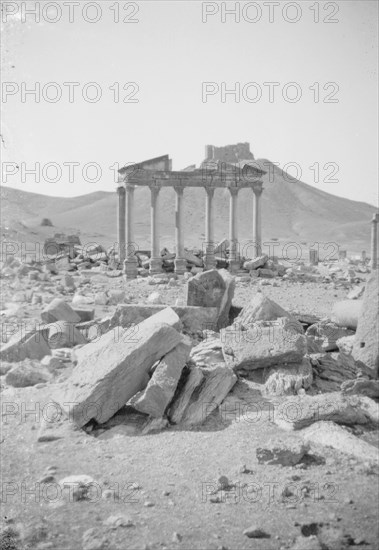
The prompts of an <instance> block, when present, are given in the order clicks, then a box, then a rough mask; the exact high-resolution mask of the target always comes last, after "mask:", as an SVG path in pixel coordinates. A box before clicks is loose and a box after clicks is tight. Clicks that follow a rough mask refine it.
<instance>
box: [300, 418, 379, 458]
mask: <svg viewBox="0 0 379 550" xmlns="http://www.w3.org/2000/svg"><path fill="white" fill-rule="evenodd" d="M299 435H300V436H301V437H302V438H303V439H305V440H306V441H310V442H311V443H316V444H318V445H322V446H324V447H332V448H333V449H337V450H338V451H340V452H342V453H345V454H347V455H350V456H354V457H355V458H358V459H360V460H364V461H365V462H366V461H369V462H376V463H377V462H378V461H379V454H378V449H377V448H376V447H375V446H374V445H370V443H367V442H366V441H364V440H363V439H360V438H358V437H357V436H355V435H353V434H352V433H351V432H350V431H348V430H347V429H346V428H345V427H343V426H338V425H337V424H335V423H334V422H330V421H320V422H315V423H314V424H313V425H312V426H308V427H307V428H304V429H303V430H301V431H300V433H299Z"/></svg>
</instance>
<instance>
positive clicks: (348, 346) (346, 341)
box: [337, 335, 355, 355]
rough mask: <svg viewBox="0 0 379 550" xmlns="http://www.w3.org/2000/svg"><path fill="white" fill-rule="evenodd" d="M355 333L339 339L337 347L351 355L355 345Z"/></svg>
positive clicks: (345, 353)
mask: <svg viewBox="0 0 379 550" xmlns="http://www.w3.org/2000/svg"><path fill="white" fill-rule="evenodd" d="M354 340H355V335H351V336H343V337H342V338H339V339H338V340H337V347H338V349H339V351H340V353H343V354H344V355H351V353H352V351H353V346H354Z"/></svg>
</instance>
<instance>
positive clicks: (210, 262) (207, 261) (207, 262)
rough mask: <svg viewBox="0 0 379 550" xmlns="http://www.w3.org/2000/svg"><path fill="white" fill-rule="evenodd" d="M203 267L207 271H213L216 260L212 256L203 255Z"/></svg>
mask: <svg viewBox="0 0 379 550" xmlns="http://www.w3.org/2000/svg"><path fill="white" fill-rule="evenodd" d="M204 266H205V269H206V270H207V271H208V270H209V269H215V268H216V266H217V262H216V258H215V255H214V254H205V257H204Z"/></svg>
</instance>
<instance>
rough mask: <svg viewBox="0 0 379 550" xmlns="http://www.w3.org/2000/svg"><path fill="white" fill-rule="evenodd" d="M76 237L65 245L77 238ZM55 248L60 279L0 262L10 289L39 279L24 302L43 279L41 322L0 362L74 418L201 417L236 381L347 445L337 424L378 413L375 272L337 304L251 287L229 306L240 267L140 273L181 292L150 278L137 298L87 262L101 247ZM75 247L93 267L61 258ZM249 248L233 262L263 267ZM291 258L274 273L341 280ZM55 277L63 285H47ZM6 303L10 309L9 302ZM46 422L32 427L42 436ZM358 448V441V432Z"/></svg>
mask: <svg viewBox="0 0 379 550" xmlns="http://www.w3.org/2000/svg"><path fill="white" fill-rule="evenodd" d="M79 246H80V245H78V244H75V245H74V249H75V250H76V251H77V252H78V250H79V248H78V247H79ZM97 252H99V251H97ZM62 254H63V255H62V258H63V257H64V258H65V260H64V262H65V268H66V269H65V270H64V271H63V274H62V276H61V278H60V279H59V281H60V282H59V283H58V285H57V284H56V281H57V277H59V276H58V275H55V274H54V272H53V270H50V268H48V269H47V268H46V265H44V266H39V265H30V264H29V265H26V264H22V265H21V264H20V262H19V261H18V260H16V259H14V260H13V261H11V262H8V263H7V264H6V265H4V266H3V268H2V275H3V277H7V278H10V280H12V283H11V284H12V285H13V288H14V291H15V295H16V296H17V293H18V292H20V293H23V298H26V294H27V292H29V290H25V285H23V283H22V280H23V279H26V280H27V281H28V282H29V285H30V288H31V289H35V288H37V289H39V290H37V291H35V290H31V291H30V296H31V298H30V297H29V298H30V299H29V303H31V302H32V300H33V296H34V297H37V296H39V295H40V294H43V293H42V292H41V290H42V288H43V289H44V294H43V297H42V298H41V300H35V304H34V305H35V307H37V308H40V310H41V311H40V323H39V324H36V323H34V324H33V323H31V324H30V325H29V324H27V323H25V324H24V325H23V326H22V327H21V329H20V330H17V331H14V332H11V333H10V334H9V338H6V339H5V342H4V339H3V342H4V343H3V345H2V347H1V350H0V357H1V359H2V361H3V362H2V366H1V375H2V376H4V379H3V380H4V381H5V384H6V385H7V386H13V387H25V386H29V385H30V386H33V385H36V386H37V387H38V385H45V384H50V383H54V387H55V388H56V391H55V393H54V396H53V398H54V401H55V402H56V403H57V404H58V405H59V407H61V408H62V410H63V411H64V412H65V414H66V417H67V419H70V420H72V421H73V422H74V423H75V424H76V425H77V426H78V427H79V428H84V429H85V430H86V431H87V432H90V433H92V434H93V435H95V436H97V437H101V438H104V437H107V432H112V430H113V431H114V430H116V431H117V432H118V433H124V434H139V433H148V432H149V431H153V430H159V429H162V428H164V427H166V426H169V425H174V424H178V425H181V426H195V425H201V424H202V423H204V421H205V420H206V419H207V418H208V417H209V416H210V415H211V414H212V413H213V412H214V411H215V410H216V409H217V408H218V407H220V406H221V405H222V404H223V402H225V403H228V400H230V399H232V400H233V399H234V398H237V397H238V392H239V389H240V388H243V387H244V384H247V385H248V387H249V388H251V387H253V388H254V391H258V393H259V395H261V396H262V397H264V398H265V399H270V396H272V397H275V398H280V400H281V401H280V402H282V403H284V406H285V404H286V403H287V400H291V403H292V404H295V405H296V406H297V407H298V409H299V410H300V411H301V414H300V416H299V418H297V419H295V420H293V419H292V420H288V418H284V420H283V415H281V421H280V422H277V424H278V425H280V427H282V428H284V429H286V430H287V429H292V430H299V432H302V434H301V437H303V438H304V439H307V438H308V439H310V438H312V437H316V436H315V435H314V434H315V433H316V432H315V431H314V430H312V429H311V427H312V424H314V423H317V424H318V425H319V428H320V430H319V432H317V433H318V434H320V433H325V437H324V440H325V441H330V442H331V443H328V444H331V445H332V444H333V440H334V438H333V435H332V434H336V435H335V442H336V443H335V446H336V448H339V449H346V448H348V447H349V445H350V443H351V438H354V437H355V436H354V435H352V434H351V433H350V432H346V431H345V428H344V426H355V425H365V426H371V425H377V424H378V423H379V419H378V413H377V404H376V402H375V401H373V399H377V398H378V397H379V387H378V367H379V363H378V361H379V360H378V357H379V356H378V346H377V331H378V310H377V307H376V304H377V303H378V281H377V277H376V273H375V272H374V273H373V274H372V276H371V277H370V278H369V280H368V282H367V283H366V291H365V293H364V295H363V300H358V299H357V297H361V294H362V293H361V291H359V292H358V291H355V292H354V296H352V297H351V299H349V300H347V301H345V302H341V303H337V304H336V306H335V308H334V311H333V312H331V315H330V317H329V318H325V319H319V318H317V317H315V316H314V315H312V314H311V312H310V314H309V315H305V314H302V315H300V314H295V313H293V312H291V313H290V312H288V311H286V310H285V309H283V308H282V307H281V306H280V305H279V304H277V303H275V302H274V301H273V300H271V299H270V298H269V297H268V296H266V295H265V294H264V293H263V292H262V289H261V288H260V287H259V288H258V289H257V291H256V292H255V293H253V294H252V295H251V297H250V300H248V301H247V302H246V304H245V305H244V307H243V308H238V307H236V306H235V305H233V296H234V292H235V288H236V283H238V281H239V279H241V276H240V275H239V276H237V277H234V276H232V275H230V274H229V272H228V271H226V270H225V269H220V270H217V269H214V270H210V271H205V272H204V271H202V269H201V270H200V271H199V272H198V273H197V274H196V275H195V276H193V275H191V274H189V277H184V278H183V279H182V280H181V281H180V282H178V281H177V280H175V278H170V277H168V276H167V275H165V274H162V275H159V276H158V277H155V278H153V277H152V278H150V279H149V283H150V281H151V284H161V283H162V282H163V283H164V284H165V285H167V288H172V289H173V291H176V288H177V287H178V285H179V284H183V283H185V292H184V299H182V300H181V301H180V302H179V303H178V304H177V305H173V306H172V307H167V306H166V304H165V303H163V302H164V300H162V298H161V295H160V293H159V292H153V293H151V294H150V295H149V296H148V297H147V299H146V301H145V303H142V302H137V303H136V301H135V299H133V297H132V296H130V295H127V294H126V292H125V289H124V288H108V289H105V288H104V287H100V286H99V285H97V283H96V277H95V278H93V277H92V278H91V277H89V275H87V274H89V272H90V271H91V272H92V273H96V269H97V268H101V263H102V262H103V263H104V265H107V269H108V266H109V263H107V262H106V258H105V256H102V257H101V258H100V259H98V260H96V261H97V262H99V264H98V265H96V264H95V263H93V259H90V260H88V259H87V258H83V257H82V256H83V254H82V253H78V254H74V256H73V257H70V258H69V257H68V256H67V251H64V252H62ZM64 254H66V255H65V256H64ZM100 254H105V255H107V253H106V252H104V251H101V252H100ZM107 257H108V256H107ZM60 260H61V259H58V266H59V262H60ZM83 260H84V263H85V264H86V268H87V267H88V262H89V261H90V262H92V263H91V265H92V269H91V270H87V269H86V268H83V269H82V271H81V272H80V276H79V274H73V275H71V274H70V273H69V272H68V264H69V265H70V266H71V267H72V266H76V269H77V270H79V271H80V266H82V267H83ZM257 261H258V263H257ZM257 261H256V260H254V262H250V263H248V265H245V268H246V269H248V270H249V271H250V278H252V279H254V277H256V275H253V272H254V271H257V270H259V269H263V270H264V269H269V267H267V261H268V260H267V259H265V258H258V259H257ZM67 262H68V263H67ZM262 262H263V263H262ZM258 264H259V265H258ZM54 265H55V266H56V265H57V262H55V264H54ZM265 266H266V267H265ZM270 266H271V267H275V266H276V264H273V265H271V264H270ZM271 267H270V268H271ZM298 267H299V269H297V268H296V269H293V268H292V272H291V271H290V272H289V271H288V269H287V270H286V271H285V272H284V275H283V278H284V277H287V278H291V277H306V278H307V277H309V276H310V277H316V278H320V277H321V278H322V279H325V278H329V279H332V278H333V277H336V274H338V273H340V274H341V277H339V275H338V277H339V280H340V282H342V283H343V281H344V280H347V278H346V277H345V276H346V273H345V272H344V271H342V268H340V267H339V268H338V270H337V271H335V273H334V274H333V273H332V274H330V273H329V275H328V274H325V273H324V274H321V269H319V271H317V274H316V272H315V271H314V270H315V269H316V268H314V267H312V266H305V265H302V266H298ZM324 267H325V266H324ZM358 267H359V266H358ZM58 269H59V267H58ZM70 269H71V268H70ZM143 269H145V268H143ZM275 269H276V267H275ZM100 270H101V269H100ZM339 270H340V271H339ZM276 271H277V273H279V271H280V270H276ZM329 271H330V270H329ZM258 275H259V276H260V277H261V276H262V275H261V274H258ZM348 277H349V284H350V285H352V284H358V283H359V277H357V276H356V273H355V272H354V274H352V273H350V274H348ZM119 280H120V282H122V280H121V279H119ZM337 280H338V278H336V279H335V281H337ZM53 281H54V282H53ZM342 283H341V284H342ZM19 285H21V286H23V288H24V290H18V288H20V286H19ZM33 285H36V286H34V287H33ZM359 288H361V287H359ZM50 289H51V290H50ZM57 289H58V290H59V293H60V294H61V297H58V298H57V297H55V298H54V297H53V296H54V294H55V295H56V294H57ZM26 301H28V300H26ZM41 302H43V303H42V304H41ZM16 304H17V301H16ZM110 306H114V308H113V309H112V310H111V312H110V314H108V315H105V316H102V317H98V318H96V319H95V307H96V308H97V307H100V308H104V309H103V311H104V312H106V311H107V310H106V308H107V307H110ZM10 310H11V319H14V318H15V317H14V316H15V311H16V310H13V309H12V308H10ZM10 310H9V308H8V310H5V311H6V312H9V311H10ZM6 315H9V313H6ZM21 315H25V310H24V311H21ZM67 403H68V404H69V406H67ZM331 403H334V405H335V407H334V409H333V408H332V409H331V408H330V404H331ZM56 428H57V429H59V430H60V429H61V428H62V422H61V423H60V424H59V426H58V425H57V426H56ZM51 430H52V427H51V426H49V434H51ZM306 430H308V431H306ZM45 431H46V427H44V428H43V429H42V432H41V433H40V435H39V438H40V441H46V440H50V439H51V435H48V436H46V433H45ZM54 437H55V436H53V439H54ZM317 439H320V436H319V435H318V436H317ZM321 439H322V438H321ZM357 439H358V438H355V439H354V441H355V442H356V443H357V441H356V440H357ZM358 441H360V440H358ZM349 442H350V443H349ZM367 445H369V444H368V443H367ZM357 449H358V451H357V453H358V454H359V453H361V455H363V450H362V447H361V446H360V445H359V444H357ZM367 452H368V451H367ZM370 453H371V454H373V453H374V452H373V451H372V449H370V452H368V455H367V456H371V454H370Z"/></svg>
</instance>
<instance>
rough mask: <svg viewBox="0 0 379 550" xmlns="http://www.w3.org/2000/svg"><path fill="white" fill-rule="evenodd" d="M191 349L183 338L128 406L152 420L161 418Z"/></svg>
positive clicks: (189, 341)
mask: <svg viewBox="0 0 379 550" xmlns="http://www.w3.org/2000/svg"><path fill="white" fill-rule="evenodd" d="M191 347H192V343H191V340H190V339H189V338H188V337H187V336H183V337H182V341H181V342H180V344H178V345H177V346H176V347H175V348H174V349H173V350H171V351H170V352H169V353H168V354H167V355H165V356H164V357H163V358H162V359H161V361H160V362H159V364H158V365H157V367H156V368H155V370H154V373H153V375H152V377H151V379H150V381H149V383H148V384H147V386H146V388H145V389H144V390H142V391H141V392H139V393H137V394H136V395H134V396H133V397H132V398H131V399H130V401H129V403H128V405H131V406H132V407H134V408H135V409H136V410H137V411H139V412H142V413H145V414H148V415H150V416H152V417H153V418H161V417H162V416H163V415H164V412H165V410H166V408H167V406H168V405H169V403H170V401H171V400H172V398H173V397H174V394H175V390H176V387H177V385H178V382H179V379H180V375H181V374H182V370H183V368H184V366H185V364H186V362H187V360H188V358H189V354H190V351H191Z"/></svg>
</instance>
